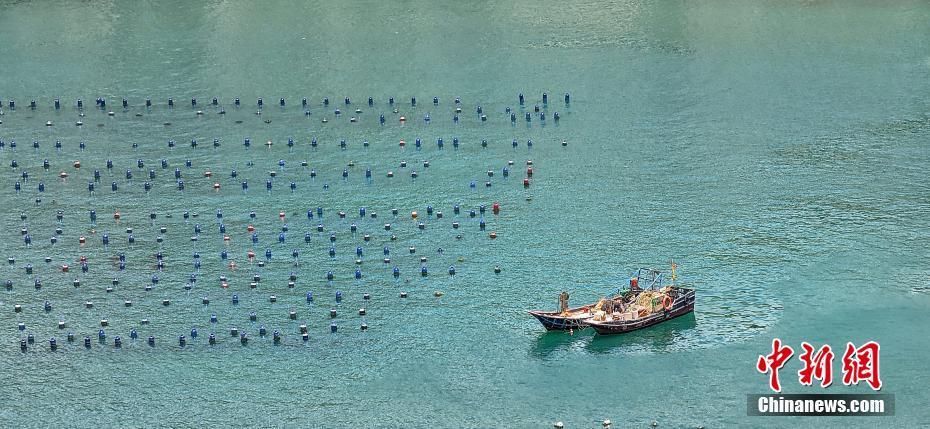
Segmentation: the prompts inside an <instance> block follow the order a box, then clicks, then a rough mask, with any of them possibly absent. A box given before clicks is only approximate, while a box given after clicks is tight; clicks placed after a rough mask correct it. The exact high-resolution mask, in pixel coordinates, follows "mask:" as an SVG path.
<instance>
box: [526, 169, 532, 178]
mask: <svg viewBox="0 0 930 429" xmlns="http://www.w3.org/2000/svg"><path fill="white" fill-rule="evenodd" d="M526 175H527V177H533V167H526Z"/></svg>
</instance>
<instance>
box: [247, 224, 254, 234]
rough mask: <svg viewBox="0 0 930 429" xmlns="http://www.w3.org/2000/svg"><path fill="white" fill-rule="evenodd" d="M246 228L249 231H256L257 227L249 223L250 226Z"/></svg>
mask: <svg viewBox="0 0 930 429" xmlns="http://www.w3.org/2000/svg"><path fill="white" fill-rule="evenodd" d="M245 229H246V231H249V232H253V231H255V227H254V226H252V225H251V224H249V226H247V227H245Z"/></svg>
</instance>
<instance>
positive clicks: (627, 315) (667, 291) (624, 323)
mask: <svg viewBox="0 0 930 429" xmlns="http://www.w3.org/2000/svg"><path fill="white" fill-rule="evenodd" d="M661 291H662V292H661V293H662V295H661V296H662V297H663V298H661V300H662V302H661V303H659V306H658V307H659V308H658V309H657V310H652V309H648V308H641V309H635V308H634V309H632V310H629V311H624V312H613V313H611V314H604V315H603V318H601V317H596V316H592V317H589V318H587V319H585V320H584V324H585V325H587V326H590V327H591V328H594V330H595V331H596V332H597V333H598V334H600V335H614V334H624V333H627V332H632V331H635V330H638V329H643V328H647V327H650V326H653V325H656V324H659V323H662V322H664V321H666V320H671V319H674V318H676V317H679V316H683V315H685V314H688V313H691V312H693V311H694V296H695V294H694V289H689V288H683V287H677V286H667V287H665V288H662V289H661ZM597 316H600V315H597Z"/></svg>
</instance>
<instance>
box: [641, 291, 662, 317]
mask: <svg viewBox="0 0 930 429" xmlns="http://www.w3.org/2000/svg"><path fill="white" fill-rule="evenodd" d="M666 296H668V294H666V293H664V292H662V291H654V290H646V291H643V292H642V293H641V294H639V296H638V297H636V303H635V304H634V308H635V309H636V310H637V311H638V313H639V315H640V316H641V317H642V316H648V315H650V314H652V313H654V312H657V311H662V300H663V299H665V297H666Z"/></svg>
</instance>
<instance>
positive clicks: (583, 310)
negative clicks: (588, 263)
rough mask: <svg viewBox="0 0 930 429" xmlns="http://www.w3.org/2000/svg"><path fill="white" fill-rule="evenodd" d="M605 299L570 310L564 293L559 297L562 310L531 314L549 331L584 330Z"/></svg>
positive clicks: (531, 311)
mask: <svg viewBox="0 0 930 429" xmlns="http://www.w3.org/2000/svg"><path fill="white" fill-rule="evenodd" d="M622 299H623V297H622V296H613V297H611V300H622ZM603 301H605V300H604V299H602V300H600V301H598V302H596V303H593V304H587V305H583V306H581V307H574V308H568V293H567V292H562V294H561V295H560V296H559V302H560V310H554V311H549V310H530V311H528V313H530V314H531V315H532V316H533V317H535V318H536V320H539V323H542V325H543V326H544V327H545V328H546V330H547V331H568V330H570V329H582V328H584V327H585V326H586V325H585V324H584V322H585V320H587V319H590V318H591V317H594V312H595V311H599V310H600V306H603ZM599 304H600V306H599Z"/></svg>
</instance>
